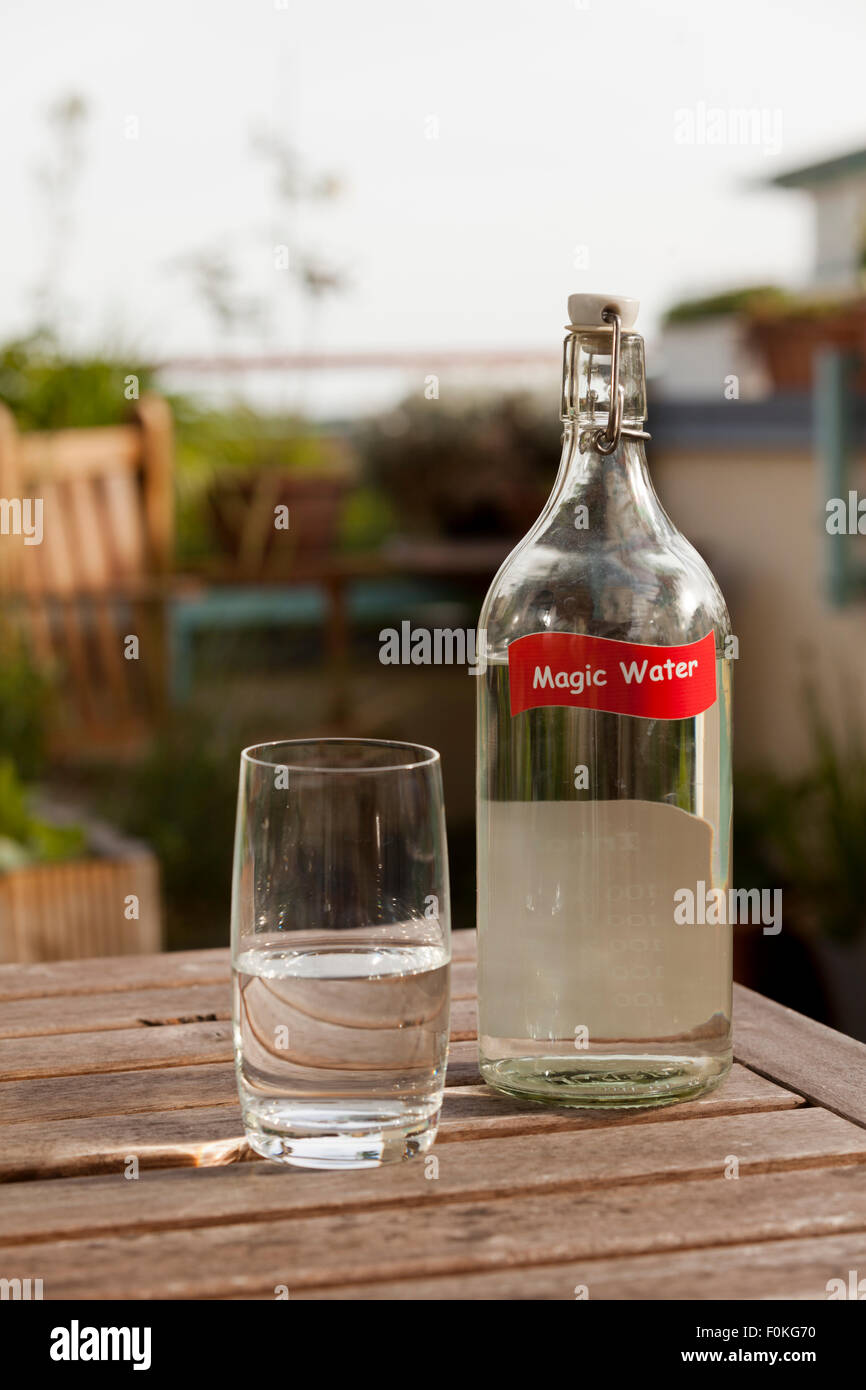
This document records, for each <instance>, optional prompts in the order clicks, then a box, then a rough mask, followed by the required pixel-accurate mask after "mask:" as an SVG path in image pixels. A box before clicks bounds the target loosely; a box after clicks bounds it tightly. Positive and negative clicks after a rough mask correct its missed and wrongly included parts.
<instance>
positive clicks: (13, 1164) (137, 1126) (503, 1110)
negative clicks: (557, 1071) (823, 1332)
mask: <svg viewBox="0 0 866 1390" xmlns="http://www.w3.org/2000/svg"><path fill="white" fill-rule="evenodd" d="M144 1075H148V1073H144ZM227 1079H228V1078H227ZM0 1090H2V1088H0ZM234 1090H235V1087H234V1080H233V1075H232V1091H233V1092H234ZM798 1100H799V1098H798V1097H796V1096H793V1095H792V1094H791V1093H790V1092H787V1091H784V1090H782V1089H781V1088H774V1087H772V1085H771V1083H768V1082H766V1081H764V1080H763V1078H755V1079H752V1078H751V1075H750V1073H748V1072H743V1071H742V1069H740V1070H739V1071H738V1074H737V1076H736V1077H734V1078H732V1079H731V1081H730V1082H729V1083H728V1085H727V1086H726V1087H724V1088H720V1089H719V1090H718V1091H713V1092H710V1093H709V1094H708V1095H707V1096H704V1097H701V1098H700V1100H697V1101H695V1106H696V1107H700V1108H699V1109H697V1110H696V1113H697V1114H702V1115H736V1114H744V1113H745V1114H749V1113H753V1114H754V1113H760V1114H769V1113H771V1112H773V1111H775V1110H787V1109H791V1108H792V1107H794V1106H796V1105H797V1103H798ZM814 1113H815V1114H819V1113H821V1112H818V1111H816V1112H814ZM666 1118H667V1119H669V1120H670V1121H675V1120H677V1119H682V1118H683V1115H682V1110H681V1109H678V1108H675V1107H667V1108H665V1109H663V1110H661V1111H658V1112H655V1111H646V1110H645V1111H642V1112H641V1118H640V1121H639V1122H642V1123H644V1124H653V1125H654V1126H656V1127H657V1123H658V1121H659V1120H664V1119H666ZM632 1123H633V1121H632V1119H631V1116H630V1115H628V1114H627V1113H623V1112H622V1111H619V1112H616V1113H614V1112H608V1113H606V1114H599V1113H598V1112H597V1111H582V1112H579V1113H577V1114H576V1113H575V1112H574V1111H569V1110H564V1109H558V1110H550V1109H548V1108H547V1107H541V1106H534V1105H529V1104H522V1103H520V1102H519V1101H511V1100H508V1099H506V1098H504V1097H503V1098H502V1099H501V1100H500V1099H498V1098H497V1097H495V1096H491V1095H490V1093H489V1092H488V1091H487V1089H486V1088H483V1087H480V1086H479V1087H449V1088H447V1089H446V1092H445V1102H444V1105H443V1107H442V1121H441V1124H440V1129H439V1136H438V1139H437V1143H438V1144H447V1143H449V1142H456V1141H460V1140H465V1139H472V1140H478V1139H498V1138H501V1137H503V1136H504V1135H525V1134H541V1133H545V1134H554V1133H558V1132H562V1131H567V1132H572V1133H574V1132H581V1131H584V1130H593V1129H601V1130H604V1129H609V1128H612V1127H614V1126H617V1125H619V1126H622V1127H624V1128H630V1126H631V1124H632ZM130 1155H135V1156H136V1158H137V1159H138V1162H139V1166H140V1167H141V1168H142V1169H144V1168H147V1169H151V1168H166V1167H171V1166H176V1165H194V1166H195V1167H196V1168H204V1167H209V1166H211V1165H212V1164H220V1165H221V1164H224V1163H231V1162H238V1161H241V1160H243V1159H246V1158H254V1157H255V1155H253V1154H251V1153H250V1152H249V1151H248V1149H247V1144H246V1140H245V1138H244V1130H243V1124H242V1122H241V1116H240V1110H239V1108H238V1104H237V1097H236V1094H235V1095H234V1096H233V1097H232V1100H231V1103H227V1104H225V1105H224V1106H219V1107H207V1106H204V1105H202V1106H200V1107H197V1108H188V1109H174V1110H158V1111H153V1112H150V1113H148V1112H143V1111H138V1112H133V1113H131V1114H124V1115H117V1114H110V1113H108V1114H104V1115H103V1116H102V1117H101V1119H100V1123H99V1126H98V1129H97V1130H96V1132H94V1124H93V1117H92V1116H91V1115H86V1116H83V1117H78V1118H73V1119H66V1120H54V1121H52V1122H51V1124H48V1125H46V1124H45V1123H44V1122H42V1121H41V1120H31V1121H29V1122H20V1121H19V1122H17V1123H14V1124H7V1125H6V1126H4V1127H3V1128H2V1129H0V1182H6V1183H8V1182H12V1181H14V1182H21V1181H23V1180H26V1179H33V1178H42V1177H53V1178H58V1177H68V1176H70V1175H73V1174H79V1173H88V1172H89V1173H97V1172H98V1173H106V1172H112V1171H113V1172H120V1171H121V1170H122V1168H123V1164H124V1162H125V1160H126V1159H127V1158H128V1157H129V1156H130ZM420 1166H421V1165H410V1168H414V1167H420ZM391 1171H394V1170H391ZM397 1171H399V1170H397ZM354 1181H355V1178H354V1175H353V1174H344V1175H341V1176H340V1182H342V1183H344V1184H347V1185H348V1189H349V1190H350V1191H351V1190H354V1189H353V1183H354ZM6 1205H7V1203H6V1202H4V1199H3V1193H2V1191H0V1212H2V1211H3V1210H4V1207H5V1206H6ZM0 1231H2V1221H0Z"/></svg>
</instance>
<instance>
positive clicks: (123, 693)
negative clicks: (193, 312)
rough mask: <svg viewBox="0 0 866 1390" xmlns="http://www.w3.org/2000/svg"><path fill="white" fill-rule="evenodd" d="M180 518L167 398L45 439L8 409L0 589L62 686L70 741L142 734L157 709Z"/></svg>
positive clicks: (3, 417)
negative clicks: (120, 419)
mask: <svg viewBox="0 0 866 1390" xmlns="http://www.w3.org/2000/svg"><path fill="white" fill-rule="evenodd" d="M39 504H41V509H40V505H39ZM40 510H41V514H40ZM173 514H174V504H173V450H172V421H171V412H170V410H169V407H168V405H167V403H166V402H165V401H163V400H162V399H161V398H160V397H158V396H147V397H144V398H143V399H142V400H141V401H140V402H138V404H137V407H136V409H135V412H134V415H133V418H132V420H131V422H130V423H129V424H126V425H116V426H110V427H104V428H99V429H71V430H58V431H55V432H52V433H47V434H43V433H32V434H19V433H18V432H17V430H16V428H15V422H14V420H13V418H12V416H11V414H10V412H9V411H8V410H7V409H6V408H5V407H4V406H2V405H0V595H2V597H3V599H4V606H6V607H7V608H8V609H11V610H12V611H14V612H16V613H17V614H18V615H19V617H22V618H23V620H24V625H25V627H26V631H27V637H28V641H29V645H30V648H31V651H32V655H33V657H34V659H35V661H36V662H37V664H38V665H39V666H40V667H42V668H43V669H45V670H48V671H50V672H51V673H53V675H54V676H55V677H58V678H59V679H60V681H61V683H62V690H63V694H64V700H63V709H62V714H63V716H64V717H63V719H62V720H61V723H60V727H61V730H62V733H61V739H60V742H61V744H62V745H63V744H66V743H72V744H74V745H77V746H80V745H81V743H82V741H83V742H84V743H85V744H87V745H94V744H101V743H107V744H112V745H113V744H116V743H118V742H127V741H133V742H134V741H135V740H136V738H137V737H138V736H140V733H141V732H142V730H143V727H145V726H146V725H147V724H148V723H149V722H150V720H151V719H152V717H153V714H154V712H155V709H156V708H157V707H158V705H159V702H160V700H161V692H162V689H163V687H164V670H163V665H164V647H165V643H164V630H163V618H162V608H163V601H164V595H165V579H166V576H167V574H168V571H169V570H170V567H171V560H172V549H173ZM28 532H29V535H28ZM130 638H137V639H138V645H137V649H136V645H135V644H134V643H131V642H130V641H129V639H130Z"/></svg>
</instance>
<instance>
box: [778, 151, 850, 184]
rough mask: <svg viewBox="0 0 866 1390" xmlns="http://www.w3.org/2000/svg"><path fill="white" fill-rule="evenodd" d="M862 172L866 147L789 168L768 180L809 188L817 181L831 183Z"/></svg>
mask: <svg viewBox="0 0 866 1390" xmlns="http://www.w3.org/2000/svg"><path fill="white" fill-rule="evenodd" d="M860 173H866V149H862V150H852V151H851V152H850V153H849V154H839V155H836V156H835V157H834V158H833V159H822V160H819V162H818V163H817V164H804V165H802V167H801V168H799V169H789V170H788V172H787V173H786V174H776V175H774V177H773V178H771V179H769V180H768V182H769V183H770V184H774V185H775V186H776V187H777V188H808V187H810V185H812V184H815V183H829V182H831V181H832V180H834V179H841V178H846V177H847V176H848V175H849V174H860Z"/></svg>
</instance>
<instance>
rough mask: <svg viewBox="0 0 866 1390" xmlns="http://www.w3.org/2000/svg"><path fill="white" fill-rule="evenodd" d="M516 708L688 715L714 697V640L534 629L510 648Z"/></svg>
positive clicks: (513, 707) (643, 716)
mask: <svg viewBox="0 0 866 1390" xmlns="http://www.w3.org/2000/svg"><path fill="white" fill-rule="evenodd" d="M508 674H509V677H510V684H511V713H512V716H513V715H515V714H520V712H521V711H522V710H525V709H537V708H539V707H540V706H542V705H573V706H574V708H575V709H599V710H607V711H608V712H609V713H610V714H633V715H637V716H638V717H639V718H641V719H691V718H692V717H693V716H694V715H696V714H702V713H703V711H704V710H706V709H709V708H710V706H711V705H713V704H715V701H716V640H715V637H714V636H713V634H712V633H711V632H708V633H707V635H706V637H702V638H701V640H700V641H699V642H689V643H688V644H687V645H686V646H684V647H650V646H644V645H643V644H641V643H639V642H614V641H612V640H611V639H610V638H609V637H581V636H578V634H577V633H573V632H533V633H531V634H530V635H529V636H528V637H518V638H517V640H516V641H514V642H512V643H511V644H510V646H509V648H508Z"/></svg>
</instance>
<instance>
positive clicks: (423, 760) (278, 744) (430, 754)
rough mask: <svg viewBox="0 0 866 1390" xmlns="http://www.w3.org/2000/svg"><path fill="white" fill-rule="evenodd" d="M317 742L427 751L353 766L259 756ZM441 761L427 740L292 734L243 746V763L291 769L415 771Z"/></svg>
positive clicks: (298, 770)
mask: <svg viewBox="0 0 866 1390" xmlns="http://www.w3.org/2000/svg"><path fill="white" fill-rule="evenodd" d="M316 744H322V745H324V744H331V745H334V744H336V745H343V744H350V745H351V746H352V747H356V748H357V747H363V748H394V749H400V748H402V749H405V750H406V751H407V753H413V754H419V753H420V754H424V755H425V756H423V757H417V756H416V757H414V758H412V759H410V760H407V761H406V762H395V763H384V764H382V766H380V767H351V766H341V765H340V764H335V765H332V766H325V767H318V766H313V765H311V764H309V763H293V762H292V761H291V760H290V759H287V758H280V759H279V761H274V760H271V759H269V758H262V757H256V756H255V755H256V754H257V753H264V752H265V751H266V750H269V749H276V748H285V749H291V748H312V747H314V746H315V745H316ZM440 761H441V755H440V753H439V751H438V749H436V748H430V747H429V746H428V745H427V744H426V743H407V742H404V741H403V740H402V739H391V738H331V737H327V736H326V737H324V738H288V739H282V738H278V739H271V740H269V741H268V742H266V743H251V744H250V745H249V747H248V748H242V749H241V765H243V764H244V763H251V764H253V765H254V766H255V767H285V768H287V769H288V771H289V772H318V773H322V772H354V773H363V774H367V773H371V772H412V771H414V770H415V769H416V768H420V767H433V766H435V764H436V763H438V762H440Z"/></svg>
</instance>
